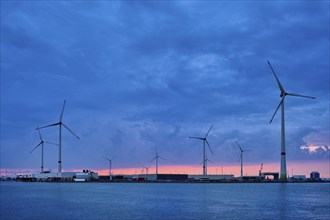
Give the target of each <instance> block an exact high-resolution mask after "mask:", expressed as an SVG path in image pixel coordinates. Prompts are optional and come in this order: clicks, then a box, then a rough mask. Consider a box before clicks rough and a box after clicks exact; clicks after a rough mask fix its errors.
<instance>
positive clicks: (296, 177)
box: [291, 175, 306, 181]
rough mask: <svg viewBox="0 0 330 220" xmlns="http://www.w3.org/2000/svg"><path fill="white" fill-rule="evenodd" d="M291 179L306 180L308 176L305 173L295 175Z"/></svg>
mask: <svg viewBox="0 0 330 220" xmlns="http://www.w3.org/2000/svg"><path fill="white" fill-rule="evenodd" d="M291 179H292V180H293V181H305V180H306V176H305V175H293V176H292V177H291Z"/></svg>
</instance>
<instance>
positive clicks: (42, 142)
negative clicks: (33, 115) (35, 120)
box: [30, 127, 57, 173]
mask: <svg viewBox="0 0 330 220" xmlns="http://www.w3.org/2000/svg"><path fill="white" fill-rule="evenodd" d="M37 130H38V132H39V138H40V143H39V144H38V145H37V146H36V147H35V148H33V150H31V152H30V153H32V152H33V151H34V150H35V149H37V148H38V147H39V146H40V145H41V173H43V172H44V143H47V144H54V143H52V142H48V141H44V140H43V139H42V137H41V133H40V130H39V127H38V129H37ZM54 145H57V144H54Z"/></svg>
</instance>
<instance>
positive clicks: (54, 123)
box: [36, 122, 60, 130]
mask: <svg viewBox="0 0 330 220" xmlns="http://www.w3.org/2000/svg"><path fill="white" fill-rule="evenodd" d="M59 124H60V123H59V122H57V123H54V124H50V125H45V126H42V127H38V128H36V130H40V129H43V128H47V127H52V126H56V125H59Z"/></svg>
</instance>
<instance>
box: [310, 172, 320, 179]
mask: <svg viewBox="0 0 330 220" xmlns="http://www.w3.org/2000/svg"><path fill="white" fill-rule="evenodd" d="M310 180H313V181H315V180H321V177H320V173H319V172H317V171H313V172H311V173H310Z"/></svg>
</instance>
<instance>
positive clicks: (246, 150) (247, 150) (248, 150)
mask: <svg viewBox="0 0 330 220" xmlns="http://www.w3.org/2000/svg"><path fill="white" fill-rule="evenodd" d="M243 151H244V152H245V151H252V150H243Z"/></svg>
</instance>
